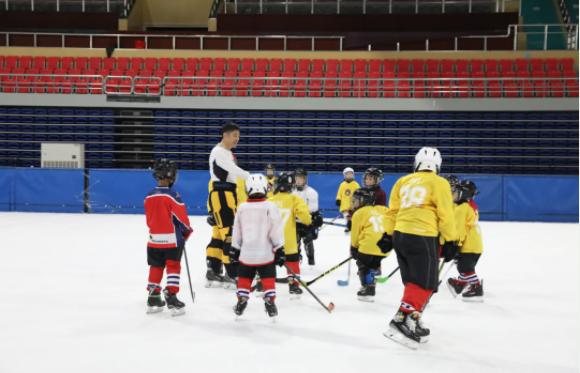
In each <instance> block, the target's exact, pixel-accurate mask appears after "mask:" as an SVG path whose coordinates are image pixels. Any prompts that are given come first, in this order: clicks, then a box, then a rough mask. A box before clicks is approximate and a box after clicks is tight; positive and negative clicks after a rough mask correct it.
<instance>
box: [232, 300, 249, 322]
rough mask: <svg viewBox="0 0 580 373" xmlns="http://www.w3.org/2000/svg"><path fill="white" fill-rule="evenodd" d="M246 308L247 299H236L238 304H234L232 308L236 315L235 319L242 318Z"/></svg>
mask: <svg viewBox="0 0 580 373" xmlns="http://www.w3.org/2000/svg"><path fill="white" fill-rule="evenodd" d="M247 306H248V297H238V303H236V305H235V306H234V313H235V314H236V319H238V318H239V317H240V316H242V314H243V313H244V311H245V309H246V307H247Z"/></svg>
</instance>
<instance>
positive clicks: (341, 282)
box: [336, 280, 348, 286]
mask: <svg viewBox="0 0 580 373" xmlns="http://www.w3.org/2000/svg"><path fill="white" fill-rule="evenodd" d="M336 284H337V285H338V286H348V281H344V280H337V281H336Z"/></svg>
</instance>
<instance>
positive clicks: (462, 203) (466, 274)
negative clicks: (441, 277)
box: [447, 180, 483, 302]
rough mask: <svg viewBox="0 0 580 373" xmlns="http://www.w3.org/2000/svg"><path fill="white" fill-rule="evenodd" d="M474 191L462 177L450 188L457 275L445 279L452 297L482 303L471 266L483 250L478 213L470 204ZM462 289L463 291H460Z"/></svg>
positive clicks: (473, 205)
mask: <svg viewBox="0 0 580 373" xmlns="http://www.w3.org/2000/svg"><path fill="white" fill-rule="evenodd" d="M476 194H477V187H476V186H475V183H474V182H472V181H470V180H462V181H460V182H459V183H458V184H456V185H455V187H454V188H453V200H454V202H455V204H456V205H455V223H456V224H457V234H458V236H459V255H458V256H457V258H456V262H457V271H458V272H459V278H450V279H448V280H447V286H448V287H449V290H450V291H451V294H453V296H454V297H456V296H458V295H459V294H461V299H463V300H464V301H468V302H483V284H482V282H481V281H480V280H479V278H478V277H477V274H476V273H475V266H476V264H477V261H478V260H479V257H480V256H481V253H482V251H483V244H482V241H481V230H480V228H479V213H478V211H477V205H475V203H472V201H473V198H474V196H475V195H476ZM464 290H465V291H464Z"/></svg>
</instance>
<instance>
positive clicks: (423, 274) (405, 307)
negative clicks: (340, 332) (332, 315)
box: [381, 147, 457, 348]
mask: <svg viewBox="0 0 580 373" xmlns="http://www.w3.org/2000/svg"><path fill="white" fill-rule="evenodd" d="M440 168H441V154H440V153H439V150H437V149H435V148H429V147H425V148H421V149H420V150H419V152H418V153H417V155H416V156H415V167H414V170H415V172H414V173H412V174H409V175H406V176H403V177H401V178H400V179H399V180H397V182H396V183H395V185H394V186H393V188H392V190H391V196H390V200H389V211H388V213H387V217H388V219H387V222H388V224H387V230H386V233H385V235H384V237H383V238H382V239H381V240H382V241H383V242H385V241H387V242H392V244H393V247H394V248H395V252H396V253H397V261H398V262H399V267H400V269H401V278H402V280H403V284H404V285H405V290H404V294H403V298H402V300H401V305H400V307H399V310H398V312H397V313H396V315H395V317H394V318H393V320H391V322H390V324H389V330H387V331H386V332H385V333H384V335H385V336H386V337H387V338H390V339H393V340H394V341H396V342H399V343H401V344H404V345H406V346H408V347H410V348H417V346H418V343H419V342H426V341H427V338H428V335H429V329H427V328H425V327H424V325H423V323H422V322H421V319H420V318H421V312H423V309H424V307H425V305H426V304H427V301H428V300H429V298H430V297H431V294H432V293H433V291H434V290H436V289H437V285H438V273H437V267H438V252H437V251H438V250H437V249H438V244H439V237H441V238H442V240H443V241H444V242H445V243H444V245H443V254H444V257H445V261H450V260H451V259H453V258H454V257H455V255H456V254H457V243H456V241H457V231H456V228H455V219H454V215H453V201H452V197H451V188H450V186H449V182H448V181H447V180H445V179H444V178H442V177H441V176H439V175H438V173H439V170H440ZM391 237H392V238H391Z"/></svg>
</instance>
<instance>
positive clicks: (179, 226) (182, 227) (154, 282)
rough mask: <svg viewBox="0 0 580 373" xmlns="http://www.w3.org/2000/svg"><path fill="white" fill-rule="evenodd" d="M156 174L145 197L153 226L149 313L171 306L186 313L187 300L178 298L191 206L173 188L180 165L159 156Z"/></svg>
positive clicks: (149, 247)
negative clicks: (162, 282)
mask: <svg viewBox="0 0 580 373" xmlns="http://www.w3.org/2000/svg"><path fill="white" fill-rule="evenodd" d="M153 177H154V178H155V180H157V187H156V188H155V189H153V190H152V191H151V192H149V194H148V195H147V197H146V198H145V202H144V204H145V215H146V217H147V226H148V227H149V242H148V243H147V264H149V283H148V285H147V290H148V291H149V297H148V298H147V313H155V312H160V311H162V310H163V306H165V304H166V302H167V308H169V310H171V312H172V315H173V316H177V315H182V314H183V313H185V309H184V307H185V304H184V303H183V302H181V301H180V300H179V299H177V293H178V292H179V278H180V272H181V255H182V254H183V248H184V246H185V241H187V239H188V238H189V236H190V235H191V233H192V232H193V229H191V226H190V223H189V218H188V216H187V208H186V206H185V204H184V203H183V201H182V200H181V197H180V196H179V193H177V192H176V191H175V190H173V189H172V186H173V184H174V183H175V179H176V178H177V166H176V165H175V163H173V162H172V161H170V160H168V159H165V158H163V159H158V160H156V161H155V164H154V166H153ZM164 270H166V272H167V284H166V287H165V290H163V295H164V298H165V301H163V299H161V280H162V278H163V271H164Z"/></svg>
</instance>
